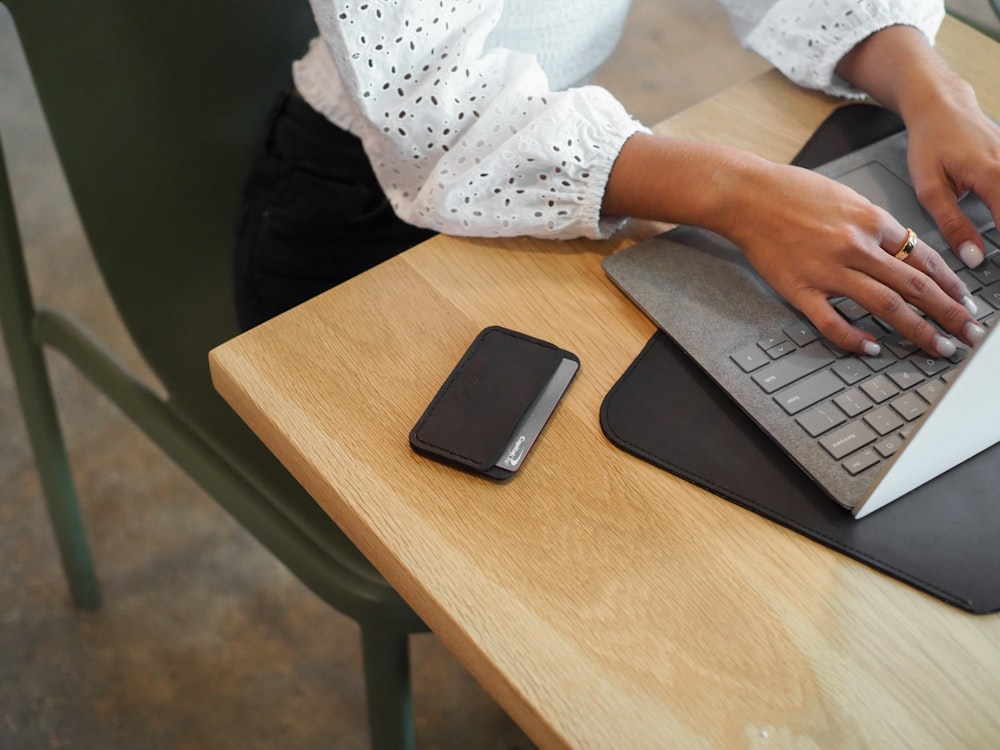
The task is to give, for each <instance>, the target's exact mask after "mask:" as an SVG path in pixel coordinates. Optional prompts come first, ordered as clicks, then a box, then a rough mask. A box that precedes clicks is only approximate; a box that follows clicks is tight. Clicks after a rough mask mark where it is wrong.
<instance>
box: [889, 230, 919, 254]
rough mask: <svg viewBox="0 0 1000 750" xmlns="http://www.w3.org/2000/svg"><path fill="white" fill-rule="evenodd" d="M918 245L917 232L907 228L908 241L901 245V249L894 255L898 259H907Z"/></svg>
mask: <svg viewBox="0 0 1000 750" xmlns="http://www.w3.org/2000/svg"><path fill="white" fill-rule="evenodd" d="M916 246H917V233H916V232H914V231H913V230H912V229H907V230H906V241H905V242H904V243H903V244H902V245H900V247H899V250H897V251H896V254H895V255H894V256H893V257H894V258H895V259H896V260H906V259H907V257H909V255H910V253H912V252H913V248H915V247H916Z"/></svg>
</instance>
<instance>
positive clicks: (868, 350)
mask: <svg viewBox="0 0 1000 750" xmlns="http://www.w3.org/2000/svg"><path fill="white" fill-rule="evenodd" d="M861 351H862V352H864V353H865V354H867V355H868V356H869V357H877V356H878V355H879V354H881V353H882V347H881V346H879V345H878V344H876V343H875V342H874V341H869V340H867V339H866V340H865V341H863V342H862V344H861Z"/></svg>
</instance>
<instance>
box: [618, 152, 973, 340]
mask: <svg viewBox="0 0 1000 750" xmlns="http://www.w3.org/2000/svg"><path fill="white" fill-rule="evenodd" d="M692 186H698V189H692ZM603 209H604V211H605V213H608V214H612V215H619V216H637V217H641V218H649V219H656V220H659V221H669V222H675V223H679V224H690V225H693V226H701V227H705V228H708V229H711V230H713V231H715V232H717V233H718V234H721V235H722V236H724V237H726V238H727V239H729V240H730V241H732V242H733V243H734V244H735V245H736V246H737V247H739V248H740V250H741V251H743V253H744V254H745V255H746V256H747V258H748V260H749V261H750V262H751V263H752V264H753V266H754V267H755V268H756V269H757V271H758V272H759V273H760V274H761V276H763V277H764V279H765V280H766V281H767V282H768V283H769V284H770V285H771V286H772V287H773V288H774V289H775V290H776V291H777V292H778V293H779V294H780V295H782V296H783V297H784V298H785V299H786V300H788V302H789V303H791V304H792V305H794V306H795V307H797V308H798V309H799V310H800V311H802V313H804V314H805V315H806V316H807V317H808V318H809V320H810V321H811V322H812V323H813V325H815V326H816V328H817V329H818V330H819V331H820V333H822V334H823V335H824V336H826V337H827V338H829V339H830V340H831V341H833V342H834V343H835V344H837V345H838V346H840V347H842V348H843V349H846V350H848V351H853V352H858V353H861V354H869V355H871V354H874V353H876V352H877V348H878V345H877V344H876V343H875V341H874V339H873V338H872V336H871V334H869V333H866V332H864V331H862V330H861V329H859V328H856V327H855V326H853V325H851V324H850V323H849V322H848V321H847V320H846V319H844V318H843V317H842V316H841V315H840V314H839V313H838V312H837V311H836V310H835V309H834V308H833V306H832V305H831V304H830V302H829V300H830V298H833V297H839V296H846V297H850V298H851V299H853V300H854V301H855V302H857V303H858V304H860V305H861V306H862V307H864V308H865V309H867V310H868V311H869V312H871V313H872V314H873V315H875V316H877V317H878V318H880V319H882V320H884V321H886V322H887V323H889V324H890V325H892V326H893V327H894V328H895V329H896V330H897V331H899V332H900V333H901V334H902V335H903V336H905V337H906V338H908V339H909V340H910V341H912V342H913V343H914V344H916V345H917V346H920V347H921V348H923V349H924V350H926V351H927V352H929V353H931V354H933V355H935V356H950V355H951V354H953V353H954V351H955V344H954V343H953V342H952V341H951V340H950V339H949V338H948V337H947V336H945V335H942V331H944V332H946V333H947V334H950V335H951V336H955V337H957V338H958V339H960V340H961V341H963V342H965V343H966V344H969V345H974V344H975V343H977V341H979V340H981V338H982V337H983V336H984V335H985V334H984V331H983V329H982V328H980V327H979V325H978V324H977V323H976V321H975V318H973V315H972V313H971V312H970V309H974V305H973V304H972V300H971V297H970V296H969V293H968V290H967V289H966V287H965V285H964V284H963V283H962V282H961V280H960V279H959V278H958V277H957V276H956V275H955V273H954V272H953V271H951V270H950V269H949V268H948V266H947V265H946V264H945V262H944V261H943V260H942V258H941V256H940V255H938V253H937V252H935V251H934V250H933V249H931V248H930V247H928V246H927V245H926V244H924V243H923V242H920V241H918V242H917V243H916V246H915V247H914V248H913V250H912V252H911V253H910V254H909V255H908V256H907V257H906V258H905V259H899V258H896V257H895V255H896V254H897V253H898V252H899V250H900V249H901V248H902V247H903V245H904V243H905V242H906V241H907V237H908V235H907V230H906V228H905V227H904V226H903V225H902V224H900V223H899V222H898V221H897V220H896V219H894V218H893V217H892V216H890V215H889V214H888V213H887V212H886V211H885V210H883V209H881V208H879V207H877V206H875V205H873V204H872V203H871V202H870V201H868V200H867V199H866V198H864V197H862V196H861V195H859V194H858V193H856V192H854V191H853V190H851V189H850V188H848V187H846V186H844V185H841V184H839V183H837V182H834V181H833V180H830V179H828V178H826V177H823V176H821V175H819V174H817V173H815V172H811V171H809V170H806V169H801V168H798V167H791V166H785V165H779V164H774V163H772V162H769V161H766V160H764V159H761V158H759V157H756V156H753V155H751V154H748V153H746V152H743V151H739V150H736V149H731V148H727V147H724V146H716V145H710V144H702V143H693V142H687V141H678V140H674V139H670V138H663V137H660V136H655V135H645V134H638V135H635V136H633V137H632V138H630V139H629V140H628V141H627V142H626V144H625V146H624V148H623V149H622V151H621V153H620V154H619V156H618V160H617V161H616V162H615V166H614V169H613V170H612V172H611V177H610V179H609V180H608V185H607V188H606V191H605V196H604V205H603ZM911 306H912V307H911ZM966 306H968V309H967V307H966ZM914 308H916V310H915V309H914ZM917 310H920V311H923V312H924V313H926V315H927V317H924V316H923V315H921V314H920V313H918V312H917ZM931 321H934V322H935V323H936V324H937V326H940V329H939V328H937V327H935V325H933V324H932V323H931Z"/></svg>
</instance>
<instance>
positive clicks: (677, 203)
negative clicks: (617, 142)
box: [603, 133, 775, 236]
mask: <svg viewBox="0 0 1000 750" xmlns="http://www.w3.org/2000/svg"><path fill="white" fill-rule="evenodd" d="M774 166H775V165H773V164H771V162H768V161H767V160H765V159H762V158H760V157H758V156H756V155H754V154H751V153H749V152H746V151H741V150H739V149H736V148H732V147H729V146H721V145H717V144H707V143H699V142H696V141H682V140H677V139H673V138H667V137H665V136H658V135H650V134H641V133H640V134H636V135H634V136H632V138H630V139H629V140H628V141H626V143H625V145H624V147H623V148H622V150H621V153H620V154H619V156H618V159H617V160H616V161H615V165H614V168H613V169H612V171H611V175H610V177H609V179H608V184H607V186H606V189H605V194H604V202H603V213H605V214H607V215H614V216H630V217H633V218H640V219H652V220H654V221H662V222H669V223H674V224H690V225H694V226H701V227H705V228H707V229H711V230H713V231H716V232H719V233H720V234H723V235H726V236H730V231H731V229H732V227H730V223H731V222H732V218H733V216H735V215H739V216H744V217H745V216H746V215H747V210H746V208H747V207H746V206H743V205H742V204H743V203H744V202H745V201H746V200H747V197H748V196H753V195H755V194H759V188H760V182H761V181H762V179H765V175H766V173H767V171H768V170H769V169H771V168H772V167H774Z"/></svg>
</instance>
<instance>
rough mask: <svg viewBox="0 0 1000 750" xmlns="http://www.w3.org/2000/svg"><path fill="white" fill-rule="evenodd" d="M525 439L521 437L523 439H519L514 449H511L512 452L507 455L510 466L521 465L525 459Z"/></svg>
mask: <svg viewBox="0 0 1000 750" xmlns="http://www.w3.org/2000/svg"><path fill="white" fill-rule="evenodd" d="M524 439H525V438H524V435H521V437H519V438H518V439H517V442H516V443H514V447H513V448H511V449H510V452H509V453H508V454H507V465H508V466H517V465H518V464H519V463H521V459H522V458H524V450H523V449H524Z"/></svg>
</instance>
